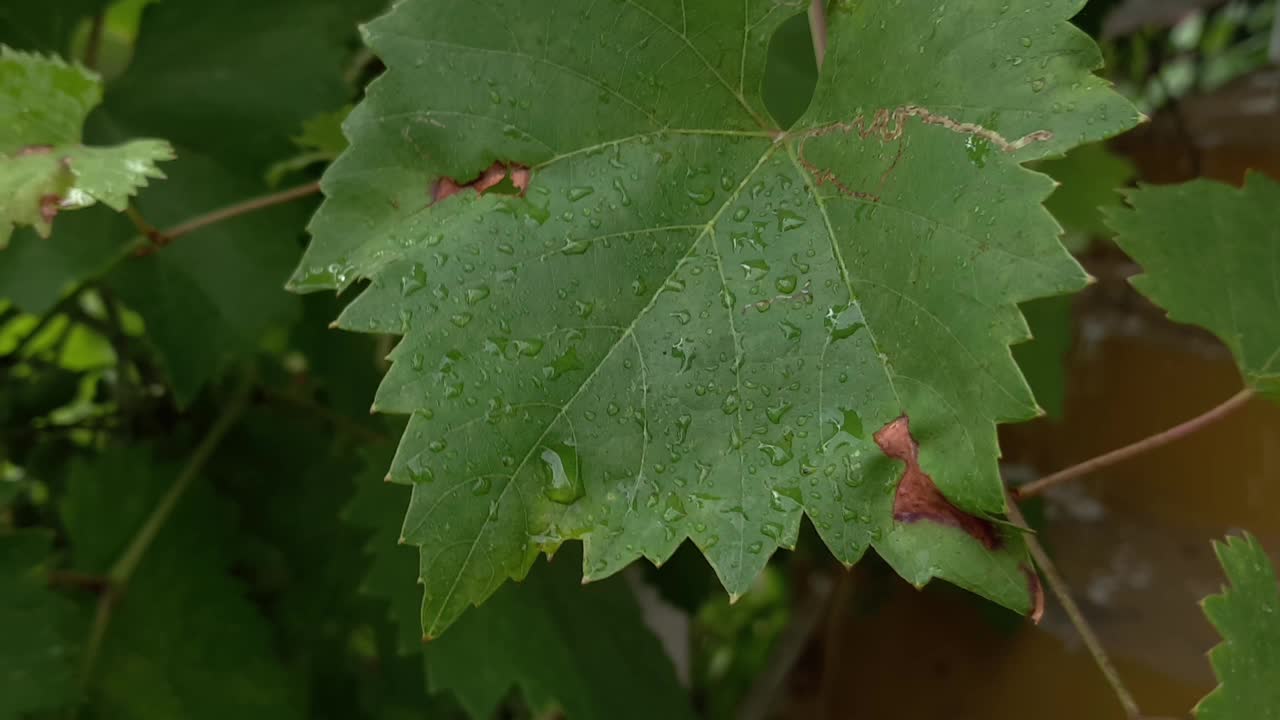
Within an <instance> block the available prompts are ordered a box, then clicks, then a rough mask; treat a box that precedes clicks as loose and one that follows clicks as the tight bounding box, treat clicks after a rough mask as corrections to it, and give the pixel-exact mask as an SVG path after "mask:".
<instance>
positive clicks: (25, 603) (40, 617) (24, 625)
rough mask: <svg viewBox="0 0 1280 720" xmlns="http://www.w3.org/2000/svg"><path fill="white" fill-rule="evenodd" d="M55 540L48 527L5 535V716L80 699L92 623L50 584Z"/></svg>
mask: <svg viewBox="0 0 1280 720" xmlns="http://www.w3.org/2000/svg"><path fill="white" fill-rule="evenodd" d="M0 482H3V481H0ZM52 540H53V537H52V533H49V532H45V531H42V530H21V531H18V532H16V533H10V534H0V718H2V719H3V720H11V719H12V720H18V719H19V718H24V717H28V716H29V714H30V713H35V712H48V711H52V710H57V709H60V708H64V707H67V706H68V705H69V704H71V703H72V702H74V701H75V699H76V674H75V673H76V669H77V667H78V666H77V664H76V661H77V659H78V657H79V656H78V653H79V645H80V641H81V639H82V638H83V637H84V631H85V627H86V626H85V624H84V623H82V622H80V617H79V613H78V612H77V610H76V607H75V605H74V604H72V603H71V602H70V601H69V600H68V599H66V598H64V597H62V596H60V595H59V594H58V593H56V592H54V591H53V590H51V589H50V588H49V578H48V570H49V564H50V559H51V553H52Z"/></svg>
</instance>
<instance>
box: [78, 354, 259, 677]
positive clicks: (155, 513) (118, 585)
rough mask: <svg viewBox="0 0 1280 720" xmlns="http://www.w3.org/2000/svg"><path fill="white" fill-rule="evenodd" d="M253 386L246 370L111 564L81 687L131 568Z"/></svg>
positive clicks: (241, 408)
mask: <svg viewBox="0 0 1280 720" xmlns="http://www.w3.org/2000/svg"><path fill="white" fill-rule="evenodd" d="M252 389H253V375H252V374H251V373H246V374H245V379H244V381H243V382H242V383H241V384H240V387H239V388H237V389H236V391H235V393H234V395H233V396H232V398H231V400H230V402H228V403H227V405H226V407H225V408H224V409H223V411H222V414H221V415H219V416H218V419H217V420H216V421H215V422H214V424H213V427H211V428H209V432H208V433H206V434H205V436H204V438H203V439H201V441H200V444H199V445H197V446H196V449H195V450H194V451H193V452H192V453H191V457H190V458H188V459H187V464H186V465H185V466H183V468H182V471H181V472H180V473H179V474H178V477H177V479H175V480H174V482H173V484H172V485H170V486H169V489H168V490H167V491H165V494H164V497H162V498H160V502H158V503H156V506H155V507H154V508H152V510H151V514H150V515H148V516H147V519H146V521H144V522H143V524H142V526H141V527H140V528H138V531H137V532H136V533H134V536H133V538H132V539H131V540H130V541H129V545H128V547H126V548H125V550H124V552H123V553H121V555H120V557H119V558H118V559H117V560H116V562H115V564H114V565H112V566H111V570H110V571H109V572H108V573H107V577H106V580H107V583H106V585H107V586H106V590H105V591H104V592H103V593H102V595H101V597H100V598H99V599H98V608H97V611H96V612H95V614H94V618H93V625H92V626H91V627H90V629H89V639H88V641H87V642H86V645H85V653H84V664H83V665H82V666H81V672H80V685H81V688H84V687H86V686H87V684H88V682H89V678H90V677H91V676H92V673H93V666H94V661H95V660H96V659H97V655H98V651H99V650H100V649H101V647H102V640H103V638H104V637H105V636H106V632H107V625H108V624H110V622H111V613H112V610H113V609H114V607H115V604H116V602H117V601H118V600H119V597H120V595H121V594H122V593H123V592H124V589H125V587H126V586H127V585H128V583H129V580H130V578H132V577H133V573H134V571H135V570H137V569H138V565H139V563H141V562H142V559H143V557H145V556H146V554H147V550H148V549H149V548H150V547H151V543H152V542H153V541H155V539H156V535H157V534H159V532H160V530H161V528H163V527H164V524H165V522H166V521H167V520H168V519H169V516H170V515H172V514H173V509H174V508H175V507H177V505H178V501H179V500H181V499H182V496H183V495H184V494H185V493H186V491H187V489H188V488H189V487H191V483H192V481H194V480H195V479H196V477H198V476H199V475H200V471H201V470H202V469H204V465H205V463H207V462H208V461H209V458H210V457H212V455H213V452H214V450H216V449H217V448H218V445H219V444H221V442H222V439H223V438H224V437H225V436H226V434H227V432H228V431H230V430H231V427H232V426H233V425H235V423H236V421H237V420H239V419H240V415H241V414H242V413H243V412H244V410H245V408H246V407H247V406H248V403H249V394H250V391H251V390H252Z"/></svg>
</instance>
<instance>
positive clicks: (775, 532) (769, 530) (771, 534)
mask: <svg viewBox="0 0 1280 720" xmlns="http://www.w3.org/2000/svg"><path fill="white" fill-rule="evenodd" d="M760 534H761V535H764V536H765V537H767V538H773V539H774V540H777V539H778V538H779V537H781V536H782V526H781V525H779V524H778V523H775V522H767V523H765V524H764V525H763V526H762V527H761V528H760Z"/></svg>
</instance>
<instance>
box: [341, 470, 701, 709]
mask: <svg viewBox="0 0 1280 720" xmlns="http://www.w3.org/2000/svg"><path fill="white" fill-rule="evenodd" d="M404 496H405V492H404V491H397V488H394V487H388V486H384V485H383V484H382V483H379V482H377V478H376V477H369V478H367V479H366V481H365V482H362V483H361V484H360V486H359V487H358V489H357V491H356V495H355V497H354V498H353V499H352V502H351V504H350V505H349V506H348V508H347V511H346V518H347V520H348V522H351V523H352V524H354V525H358V526H361V527H364V528H367V529H369V530H372V531H373V533H374V534H373V536H372V537H371V539H370V541H369V543H368V544H367V545H366V550H367V551H368V552H369V553H370V555H371V556H372V558H373V559H372V563H371V567H370V571H369V575H368V576H367V577H366V579H365V582H364V585H363V590H364V591H365V592H367V593H369V594H371V595H374V596H377V597H382V598H384V599H386V600H389V601H390V602H391V615H392V618H393V619H394V620H395V621H396V623H397V625H398V626H399V629H400V633H399V635H400V638H401V649H402V651H405V652H411V651H414V650H417V649H418V648H424V653H425V655H426V663H427V669H428V670H427V672H428V677H429V679H430V683H431V688H432V690H433V691H436V692H439V691H450V692H453V693H454V694H455V695H456V696H457V698H458V700H459V701H460V702H461V704H462V706H463V707H464V708H465V709H466V710H467V712H468V713H469V714H470V715H471V717H473V718H476V719H477V720H480V719H481V718H489V717H493V714H494V712H495V711H496V710H497V709H498V707H499V704H500V703H501V702H502V700H504V699H505V698H506V697H507V694H508V692H509V691H510V689H511V688H512V687H513V686H518V687H519V688H520V690H521V691H522V692H523V693H524V696H525V698H526V700H527V701H528V703H529V705H530V706H531V707H532V708H533V709H535V710H538V711H541V710H545V709H547V708H549V707H551V706H553V705H559V706H560V707H562V708H564V710H565V714H566V716H567V717H568V718H570V720H573V719H575V718H596V717H610V718H614V717H616V718H637V719H639V718H648V717H653V716H654V715H655V714H656V715H657V716H659V717H670V718H692V717H693V714H692V711H691V710H690V708H689V705H688V701H687V699H686V697H685V693H684V691H683V689H682V688H681V687H680V686H679V684H678V683H677V681H676V677H675V673H674V671H673V670H672V667H671V663H670V661H669V660H668V659H667V657H666V656H665V655H664V654H663V651H662V648H661V647H660V646H659V644H658V641H657V639H656V638H655V637H654V636H653V634H652V633H651V632H650V631H649V630H648V628H646V627H645V626H644V624H643V623H642V622H641V619H640V610H639V608H638V607H636V604H635V600H634V599H633V598H632V597H631V593H630V591H629V590H628V589H627V587H626V585H625V583H624V582H623V581H622V579H621V578H616V579H610V580H609V581H606V582H603V583H600V584H599V586H592V587H586V588H584V587H582V586H581V585H580V584H579V583H578V577H577V573H576V572H575V569H574V567H573V566H574V560H575V559H574V558H572V557H557V558H556V560H555V562H551V563H548V564H546V565H545V566H543V565H539V566H537V567H535V568H534V569H533V571H532V572H531V573H530V574H529V577H528V578H527V579H526V580H525V582H524V583H521V584H520V585H518V586H508V587H505V588H503V589H501V590H499V591H498V592H497V593H496V594H495V595H494V596H493V598H492V599H490V601H489V602H488V603H486V604H485V606H484V607H483V608H481V609H479V610H477V611H476V612H474V613H471V614H470V615H468V616H466V617H464V618H462V619H461V620H460V621H459V622H458V624H457V625H456V626H455V627H454V628H453V629H452V631H451V632H450V633H449V634H448V635H445V636H443V637H440V638H437V639H435V640H433V641H431V642H430V643H429V644H427V645H425V646H423V645H422V643H421V641H420V633H419V610H418V608H419V606H420V604H421V594H422V592H421V589H420V588H418V587H417V586H416V585H415V584H414V583H413V581H412V579H411V578H413V577H414V565H415V559H414V553H412V552H410V551H409V550H408V549H407V548H402V547H398V546H397V544H396V533H395V525H394V524H392V523H390V522H388V520H390V519H393V518H395V517H397V516H398V515H400V514H401V513H402V509H403V507H404V500H405V497H404ZM568 554H570V555H572V554H573V553H571V552H570V553H568ZM638 696H639V697H643V698H644V699H645V700H644V702H642V703H636V702H634V698H636V697H638Z"/></svg>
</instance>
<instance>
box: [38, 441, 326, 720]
mask: <svg viewBox="0 0 1280 720" xmlns="http://www.w3.org/2000/svg"><path fill="white" fill-rule="evenodd" d="M175 474H176V473H175V472H174V468H173V465H172V464H170V463H167V462H164V461H163V460H162V459H160V458H156V457H154V456H153V455H152V454H151V453H150V452H149V451H148V450H147V449H145V448H135V449H130V450H118V451H111V452H108V453H105V454H104V455H102V456H101V457H99V458H97V459H96V460H94V461H92V462H87V461H85V462H77V463H76V464H75V465H74V467H73V469H72V473H71V479H70V486H69V488H68V494H67V496H66V498H65V500H64V502H63V517H64V521H65V523H66V526H67V533H68V536H69V539H70V543H71V549H72V557H73V559H74V566H75V568H76V569H77V570H79V571H82V572H87V573H94V574H105V573H106V572H107V570H108V569H109V568H110V567H111V565H112V564H113V563H114V562H115V561H116V560H117V558H118V557H119V556H120V554H121V553H122V552H123V550H124V548H125V547H127V546H128V544H129V542H130V540H131V539H132V538H133V536H134V535H135V533H137V532H138V529H139V527H140V526H141V525H142V524H143V523H144V522H145V520H146V518H147V517H148V516H149V515H150V513H151V512H152V510H153V509H154V507H155V505H156V503H157V502H158V501H159V500H160V498H161V496H162V495H163V494H164V492H165V491H166V490H167V489H168V487H169V485H170V484H171V483H172V482H173V480H174V476H175ZM108 508H109V510H108ZM235 533H236V526H235V521H234V516H233V515H232V514H231V512H230V510H229V508H228V507H227V506H226V505H225V504H224V503H223V502H222V501H221V500H219V499H218V498H217V497H216V496H215V495H214V494H213V493H212V492H211V491H210V489H209V487H208V486H207V485H204V484H202V483H200V482H199V481H197V482H196V484H195V485H194V486H193V487H192V488H191V489H190V490H188V492H187V493H186V494H185V495H184V496H183V497H182V498H181V500H180V501H179V504H178V506H177V507H176V509H175V510H174V512H173V514H172V516H170V517H169V520H168V522H166V523H165V524H164V526H163V527H162V528H161V530H160V532H159V534H158V535H157V536H156V538H155V541H154V542H153V543H151V545H150V546H149V550H148V551H147V553H146V555H145V556H144V558H143V560H142V563H141V564H140V565H139V566H138V569H137V571H136V572H135V573H134V575H133V577H132V578H131V579H130V581H129V584H128V587H127V592H126V593H124V594H122V595H121V596H120V597H119V598H117V600H116V602H115V603H114V607H113V611H112V614H111V617H110V622H109V624H108V625H107V628H106V634H105V637H104V640H103V642H102V647H101V649H100V651H99V653H98V656H97V658H96V659H95V661H94V663H93V671H94V672H93V676H92V678H91V679H90V684H89V697H88V702H89V704H90V706H91V707H92V708H93V709H94V716H95V717H98V718H104V719H106V718H128V719H129V720H146V719H148V718H156V720H160V719H161V718H164V719H166V720H169V719H171V718H179V717H181V718H192V719H194V720H200V719H202V718H208V719H209V720H213V719H215V718H216V719H217V720H225V719H226V718H232V717H234V718H270V719H271V720H279V719H280V718H292V717H303V716H304V715H305V713H304V708H303V704H302V703H301V702H300V697H299V695H300V693H299V689H300V684H299V683H298V681H297V679H296V678H294V677H292V676H291V675H290V674H289V673H288V672H286V670H285V668H284V667H283V666H282V665H281V664H280V663H279V661H278V660H277V658H276V657H275V656H274V652H273V648H272V644H271V631H270V627H269V626H268V625H267V624H266V623H265V622H264V621H263V618H262V617H261V616H260V615H259V613H258V610H257V608H255V607H254V606H253V605H252V604H251V603H250V602H249V601H248V599H247V598H246V597H245V590H244V588H243V587H242V586H241V585H240V584H239V583H238V582H237V581H236V580H235V579H234V578H232V577H231V575H230V574H229V570H230V567H229V562H230V559H231V556H230V553H229V550H230V549H231V548H232V547H233V543H234V540H235Z"/></svg>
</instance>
